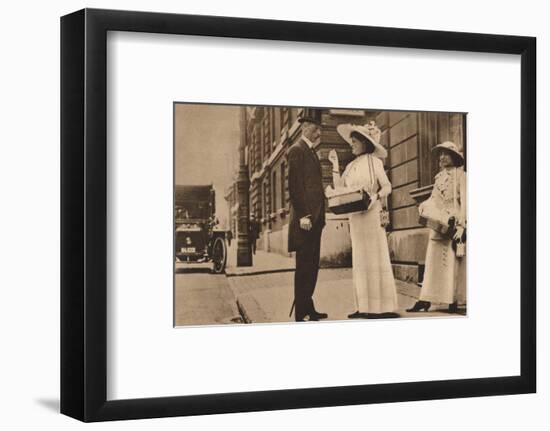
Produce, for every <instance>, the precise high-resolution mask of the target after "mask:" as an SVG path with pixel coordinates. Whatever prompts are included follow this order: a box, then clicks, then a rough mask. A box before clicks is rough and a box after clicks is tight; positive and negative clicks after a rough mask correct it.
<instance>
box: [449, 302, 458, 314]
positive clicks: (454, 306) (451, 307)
mask: <svg viewBox="0 0 550 431" xmlns="http://www.w3.org/2000/svg"><path fill="white" fill-rule="evenodd" d="M449 313H458V303H456V302H453V303H452V304H449Z"/></svg>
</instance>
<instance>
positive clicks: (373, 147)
mask: <svg viewBox="0 0 550 431" xmlns="http://www.w3.org/2000/svg"><path fill="white" fill-rule="evenodd" d="M337 131H338V133H339V134H340V136H342V138H343V139H344V140H345V141H346V142H348V143H349V144H350V145H351V148H352V152H353V154H354V155H355V156H356V158H355V159H354V160H353V161H351V162H350V163H349V164H348V165H347V167H346V169H345V170H344V173H343V174H342V175H341V176H340V172H339V164H338V155H337V153H336V151H334V150H332V151H331V152H330V153H329V160H330V161H331V162H332V166H333V182H334V186H335V187H336V188H342V187H345V188H348V189H352V190H353V189H355V190H356V189H361V188H362V189H363V190H365V191H366V192H367V193H368V194H369V196H370V197H371V204H370V205H369V208H368V209H367V210H366V211H360V212H354V213H351V214H349V223H350V233H351V246H352V266H353V287H354V291H355V302H356V306H357V310H356V311H355V312H354V313H352V314H350V315H349V316H348V317H349V318H386V317H399V315H398V314H397V313H395V311H396V310H397V292H396V288H395V280H394V277H393V271H392V267H391V262H390V255H389V250H388V240H387V237H386V230H385V228H384V227H383V226H382V223H381V219H380V212H381V210H382V205H381V200H384V199H385V198H386V197H387V196H388V195H389V194H390V193H391V184H390V181H389V180H388V177H387V175H386V173H385V171H384V165H383V163H382V160H381V159H380V158H381V157H386V156H387V152H386V150H385V148H384V147H383V146H382V145H380V144H379V141H380V129H378V127H376V125H375V124H374V122H371V123H369V124H367V125H366V126H356V125H351V124H341V125H339V126H338V127H337Z"/></svg>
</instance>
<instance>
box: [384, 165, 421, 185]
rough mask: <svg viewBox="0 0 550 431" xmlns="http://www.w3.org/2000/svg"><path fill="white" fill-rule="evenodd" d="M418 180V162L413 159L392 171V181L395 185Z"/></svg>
mask: <svg viewBox="0 0 550 431" xmlns="http://www.w3.org/2000/svg"><path fill="white" fill-rule="evenodd" d="M417 180H418V162H417V160H416V159H415V160H411V161H410V162H408V163H405V164H403V165H401V166H398V167H397V168H394V169H392V170H391V171H390V181H391V183H392V186H393V187H398V186H400V185H402V184H406V183H410V182H411V181H417Z"/></svg>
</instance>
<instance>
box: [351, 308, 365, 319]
mask: <svg viewBox="0 0 550 431" xmlns="http://www.w3.org/2000/svg"><path fill="white" fill-rule="evenodd" d="M366 318H367V313H363V312H361V311H359V310H358V311H356V312H355V313H351V314H348V319H366Z"/></svg>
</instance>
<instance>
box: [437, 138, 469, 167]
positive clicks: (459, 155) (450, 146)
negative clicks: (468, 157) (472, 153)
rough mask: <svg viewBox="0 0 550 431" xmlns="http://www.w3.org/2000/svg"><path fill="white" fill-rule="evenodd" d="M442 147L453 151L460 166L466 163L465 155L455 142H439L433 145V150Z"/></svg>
mask: <svg viewBox="0 0 550 431" xmlns="http://www.w3.org/2000/svg"><path fill="white" fill-rule="evenodd" d="M441 149H445V150H447V151H450V152H451V153H453V154H454V155H455V156H456V159H457V160H458V161H459V166H462V165H463V164H464V156H463V155H462V153H461V152H460V151H458V147H457V146H456V144H455V143H454V142H451V141H445V142H443V143H442V144H438V145H436V146H435V147H433V148H432V151H435V150H441Z"/></svg>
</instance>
